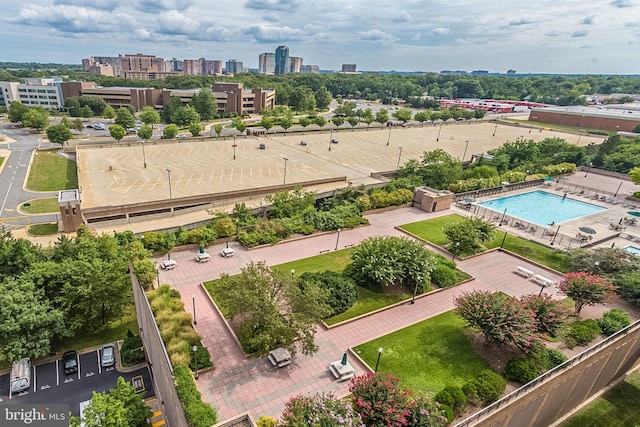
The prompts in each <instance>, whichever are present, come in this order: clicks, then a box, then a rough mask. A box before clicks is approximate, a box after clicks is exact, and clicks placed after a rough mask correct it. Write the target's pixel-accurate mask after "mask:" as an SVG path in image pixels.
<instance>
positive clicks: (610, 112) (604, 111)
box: [531, 103, 640, 121]
mask: <svg viewBox="0 0 640 427" xmlns="http://www.w3.org/2000/svg"><path fill="white" fill-rule="evenodd" d="M531 111H532V112H534V111H542V112H549V111H553V112H557V113H565V114H573V115H576V116H599V117H610V118H616V119H628V120H636V121H640V110H639V109H638V104H637V103H633V104H629V106H628V108H626V107H625V105H609V106H583V105H571V106H566V107H546V108H534V109H532V110H531Z"/></svg>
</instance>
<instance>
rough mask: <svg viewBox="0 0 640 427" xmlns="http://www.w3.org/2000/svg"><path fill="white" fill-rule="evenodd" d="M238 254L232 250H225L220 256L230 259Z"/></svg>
mask: <svg viewBox="0 0 640 427" xmlns="http://www.w3.org/2000/svg"><path fill="white" fill-rule="evenodd" d="M235 254H236V251H234V250H233V249H231V248H224V249H222V250H221V251H220V256H221V257H224V258H229V257H232V256H234V255H235Z"/></svg>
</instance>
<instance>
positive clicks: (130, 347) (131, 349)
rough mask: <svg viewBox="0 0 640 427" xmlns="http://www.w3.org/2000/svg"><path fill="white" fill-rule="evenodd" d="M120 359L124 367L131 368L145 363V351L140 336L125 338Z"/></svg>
mask: <svg viewBox="0 0 640 427" xmlns="http://www.w3.org/2000/svg"><path fill="white" fill-rule="evenodd" d="M120 358H121V359H122V364H123V365H124V366H131V365H135V364H137V363H142V362H144V351H143V349H142V339H141V338H140V335H133V334H131V336H129V334H127V338H125V340H124V343H123V344H122V348H121V349H120Z"/></svg>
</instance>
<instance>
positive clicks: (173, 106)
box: [162, 96, 182, 123]
mask: <svg viewBox="0 0 640 427" xmlns="http://www.w3.org/2000/svg"><path fill="white" fill-rule="evenodd" d="M179 108H182V100H181V99H180V97H178V96H170V97H169V100H168V101H167V103H166V104H165V106H164V108H163V109H162V118H163V119H164V121H165V122H166V123H175V122H174V121H173V115H174V114H175V113H176V112H177V111H178V109H179Z"/></svg>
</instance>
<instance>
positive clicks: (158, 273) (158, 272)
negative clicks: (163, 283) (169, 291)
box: [156, 268, 160, 287]
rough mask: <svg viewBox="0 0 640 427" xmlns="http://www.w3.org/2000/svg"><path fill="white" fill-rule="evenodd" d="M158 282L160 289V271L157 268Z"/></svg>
mask: <svg viewBox="0 0 640 427" xmlns="http://www.w3.org/2000/svg"><path fill="white" fill-rule="evenodd" d="M156 280H157V283H158V287H160V269H159V268H156Z"/></svg>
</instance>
